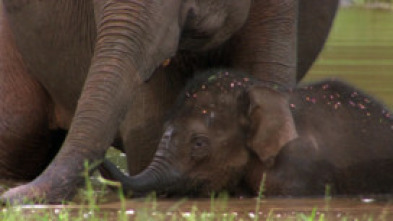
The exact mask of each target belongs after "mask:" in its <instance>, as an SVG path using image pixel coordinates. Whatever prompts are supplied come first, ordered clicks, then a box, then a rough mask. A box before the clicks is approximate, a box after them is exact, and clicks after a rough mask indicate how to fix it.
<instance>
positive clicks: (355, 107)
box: [106, 70, 393, 196]
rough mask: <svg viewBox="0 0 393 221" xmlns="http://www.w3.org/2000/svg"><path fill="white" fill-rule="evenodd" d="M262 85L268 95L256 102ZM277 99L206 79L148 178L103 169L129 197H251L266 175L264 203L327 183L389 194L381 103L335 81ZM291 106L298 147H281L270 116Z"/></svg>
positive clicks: (392, 141)
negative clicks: (269, 198) (150, 194)
mask: <svg viewBox="0 0 393 221" xmlns="http://www.w3.org/2000/svg"><path fill="white" fill-rule="evenodd" d="M266 86H269V87H268V88H275V89H271V90H270V92H269V93H270V95H267V94H266V93H260V91H262V90H266V89H265V88H266ZM272 86H273V87H272ZM282 93H284V91H283V89H282V88H280V86H279V85H271V83H270V82H261V81H258V80H256V79H255V78H253V77H251V76H248V75H245V74H242V73H238V72H236V71H222V70H215V71H210V72H207V73H205V74H202V75H200V76H199V77H197V78H196V79H194V80H193V81H191V82H190V83H189V84H188V86H187V87H186V89H185V91H184V92H183V93H182V96H181V97H180V98H179V99H178V102H177V104H176V105H175V108H174V109H173V112H172V113H171V115H170V116H169V119H168V120H167V123H166V124H165V128H164V129H165V132H164V134H163V136H162V140H161V142H160V145H159V147H158V150H157V152H156V155H155V158H154V160H153V161H152V163H151V165H150V166H149V167H148V168H147V169H146V170H144V171H143V172H142V173H140V174H139V175H136V176H132V177H127V176H124V175H123V174H121V173H119V172H118V171H116V169H115V167H113V165H110V164H109V163H106V166H107V167H109V168H110V169H111V172H112V173H113V175H114V177H115V178H117V179H119V180H121V182H122V183H123V185H124V188H125V190H132V191H133V192H134V193H146V192H149V191H153V190H156V191H160V192H161V191H163V192H167V193H175V194H191V193H196V194H198V195H204V194H210V193H211V192H213V191H215V192H217V191H221V190H228V191H229V192H231V193H239V190H241V192H242V193H250V192H251V193H252V194H257V193H258V190H259V186H260V183H261V180H262V177H263V174H266V180H265V189H266V191H265V195H268V196H269V195H270V196H271V195H281V196H282V195H284V196H289V195H290V196H296V195H297V196H300V195H301V196H303V195H323V194H324V192H325V187H326V185H327V184H329V185H330V186H331V190H332V193H333V194H374V193H375V194H376V193H389V192H391V191H392V187H393V173H392V171H393V131H392V129H393V121H392V118H391V117H390V113H389V112H388V111H387V109H386V108H385V107H384V106H383V105H382V104H381V103H379V102H378V101H376V100H375V99H373V98H371V97H370V96H368V95H366V94H364V93H362V92H360V91H359V90H358V89H356V88H353V87H352V86H349V85H347V84H345V83H343V82H340V81H333V80H331V81H322V82H320V83H315V84H311V85H308V86H305V87H301V88H297V89H295V90H293V91H292V92H290V93H289V94H290V98H289V103H285V102H281V103H278V104H276V105H273V106H272V105H268V104H271V103H275V102H270V99H274V98H275V97H276V96H277V97H278V96H282V95H281V94H282ZM288 105H289V107H290V109H291V114H292V115H293V119H294V121H295V125H296V131H297V136H296V137H297V138H295V139H292V140H291V141H290V142H287V143H283V142H281V140H280V138H282V137H285V136H288V134H287V133H288V132H287V130H286V128H285V126H281V125H286V124H285V122H287V121H290V120H291V119H277V118H276V117H275V116H277V115H280V116H283V115H282V114H281V113H279V112H280V111H282V110H285V108H281V106H288ZM262 113H263V114H262ZM283 122H284V124H283ZM279 126H280V127H282V128H276V127H279ZM272 128H273V129H272ZM274 128H276V129H277V130H275V129H274ZM291 136H292V135H291ZM272 137H273V138H272ZM274 137H276V138H277V139H274Z"/></svg>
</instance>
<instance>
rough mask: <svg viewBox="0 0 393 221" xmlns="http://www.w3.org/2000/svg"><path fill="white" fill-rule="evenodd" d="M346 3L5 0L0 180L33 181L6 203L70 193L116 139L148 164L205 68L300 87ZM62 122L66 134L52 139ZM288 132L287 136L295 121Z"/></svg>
mask: <svg viewBox="0 0 393 221" xmlns="http://www.w3.org/2000/svg"><path fill="white" fill-rule="evenodd" d="M337 2H338V1H337V0H323V1H318V2H316V1H313V0H299V1H296V0H274V1H273V0H257V1H251V0H244V1H237V0H226V1H212V0H204V1H194V0H187V1H184V0H167V1H139V0H129V1H119V0H105V1H104V0H84V1H69V0H58V1H52V0H42V1H31V0H3V1H1V5H0V7H1V15H0V35H1V38H0V39H1V40H0V46H1V48H2V50H1V52H0V77H1V79H2V80H1V81H0V149H1V155H0V165H1V167H0V176H1V177H2V178H12V179H22V180H27V181H31V182H29V183H27V184H26V185H22V186H19V187H16V188H13V189H11V190H9V191H7V192H5V193H4V194H3V195H2V200H3V201H11V202H20V201H21V200H22V199H29V200H33V201H34V200H37V199H39V200H42V199H44V200H46V201H47V202H61V201H62V200H68V199H71V198H72V197H73V195H74V193H75V191H76V189H77V187H78V186H80V185H81V184H82V183H83V178H82V177H81V175H80V174H82V173H81V172H82V171H83V169H84V168H83V165H84V161H86V160H87V161H88V162H89V163H90V164H93V165H96V163H97V162H99V161H101V160H102V159H103V157H104V154H105V152H106V150H107V149H108V147H109V146H110V145H111V144H112V143H113V142H114V141H115V140H116V142H115V143H116V144H119V145H121V146H119V148H120V149H123V150H124V151H125V152H126V154H127V156H128V164H129V165H128V167H129V170H130V172H131V173H132V174H136V173H138V172H140V171H141V170H143V169H144V168H145V167H146V166H147V165H148V164H149V162H150V160H151V158H152V157H153V155H154V152H155V148H156V147H157V144H158V142H159V138H160V125H162V123H163V121H164V113H165V112H166V111H167V110H168V109H169V108H170V106H172V104H173V102H174V100H175V98H176V96H177V95H178V93H179V91H180V90H181V88H183V86H184V82H185V81H186V79H187V77H188V76H189V75H193V73H194V71H196V70H201V69H205V68H209V67H218V66H224V67H236V68H239V69H241V70H244V71H247V72H249V73H252V74H253V75H254V76H256V77H257V78H259V79H261V80H264V81H271V82H275V83H277V84H279V85H282V86H283V87H286V88H290V87H293V86H295V84H296V83H297V80H299V79H301V78H302V77H303V76H304V74H305V73H306V71H307V70H308V68H309V67H310V65H311V63H312V62H313V61H314V59H315V58H316V56H317V55H318V53H319V51H320V49H321V48H322V46H323V43H324V41H325V39H326V36H327V34H328V32H329V29H330V26H331V23H332V20H333V17H334V15H335V11H336V8H337ZM261 12H263V13H261ZM168 60H170V62H169V63H168V62H167V61H168ZM163 63H165V65H162V64H163ZM282 99H285V96H283V97H282ZM287 109H288V108H287ZM288 113H289V112H288V111H283V112H281V114H283V116H280V118H281V117H282V118H286V119H287V118H288V117H290V116H289V115H288ZM31 116H34V117H31ZM58 130H62V131H67V135H66V136H65V138H64V137H62V136H56V137H59V139H54V138H52V135H51V134H53V133H54V132H53V131H58ZM287 132H288V133H286V134H285V136H283V137H281V142H284V140H288V139H291V137H292V136H294V135H295V133H294V130H293V125H292V126H289V127H288V128H287ZM53 140H55V141H53ZM63 140H64V142H62V141H63ZM59 143H62V145H61V146H60V145H59ZM56 153H57V154H56ZM55 154H56V157H53V155H55ZM69 162H73V163H69Z"/></svg>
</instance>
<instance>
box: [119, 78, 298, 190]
mask: <svg viewBox="0 0 393 221" xmlns="http://www.w3.org/2000/svg"><path fill="white" fill-rule="evenodd" d="M296 136H297V133H296V130H295V127H294V123H293V120H292V115H291V113H290V111H289V107H288V103H287V97H286V95H285V93H283V92H280V91H279V90H278V89H277V88H275V86H274V85H271V84H270V85H269V84H268V83H263V82H258V81H257V80H255V79H254V78H251V77H250V76H246V75H243V74H241V73H237V72H233V71H231V72H226V71H215V72H209V73H207V74H206V73H205V74H201V75H198V77H197V78H196V79H194V80H193V81H191V82H190V83H189V85H188V86H187V87H186V89H185V91H184V93H183V94H182V95H181V96H180V98H179V99H178V101H177V104H176V105H175V108H174V110H173V112H172V114H171V115H170V117H169V120H168V121H167V122H166V124H165V126H164V133H163V136H162V139H161V142H160V144H159V147H158V150H157V152H156V155H155V157H154V159H153V161H152V163H151V165H150V166H149V167H148V168H147V169H146V170H145V171H143V172H142V173H141V174H139V175H137V176H135V177H131V179H128V182H126V183H125V187H124V188H125V189H131V190H132V191H134V192H148V191H153V190H156V191H165V192H169V193H182V194H184V193H188V194H190V193H196V194H198V195H205V194H210V192H217V191H221V190H224V189H226V190H231V189H232V187H234V186H236V184H237V183H238V182H239V181H240V180H241V178H242V176H243V175H244V173H245V168H246V166H247V164H248V162H249V158H250V156H251V155H254V156H257V159H258V160H259V161H260V162H261V163H263V164H264V165H265V166H266V167H269V165H271V164H272V162H273V161H274V158H275V156H276V155H277V153H278V152H279V151H280V148H281V147H282V146H283V145H284V144H285V143H287V142H288V141H290V140H292V139H294V138H295V137H296Z"/></svg>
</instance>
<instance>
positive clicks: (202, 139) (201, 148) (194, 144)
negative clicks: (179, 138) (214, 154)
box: [191, 136, 210, 159]
mask: <svg viewBox="0 0 393 221" xmlns="http://www.w3.org/2000/svg"><path fill="white" fill-rule="evenodd" d="M209 146H210V141H209V138H208V137H206V136H194V137H193V138H192V139H191V157H192V158H194V159H201V158H203V157H205V156H207V155H209Z"/></svg>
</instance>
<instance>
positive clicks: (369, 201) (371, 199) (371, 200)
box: [362, 198, 375, 203]
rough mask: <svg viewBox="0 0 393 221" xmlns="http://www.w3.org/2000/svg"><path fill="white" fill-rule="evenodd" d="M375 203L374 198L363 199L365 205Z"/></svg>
mask: <svg viewBox="0 0 393 221" xmlns="http://www.w3.org/2000/svg"><path fill="white" fill-rule="evenodd" d="M374 201H375V199H373V198H364V199H362V202H363V203H372V202H374Z"/></svg>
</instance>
